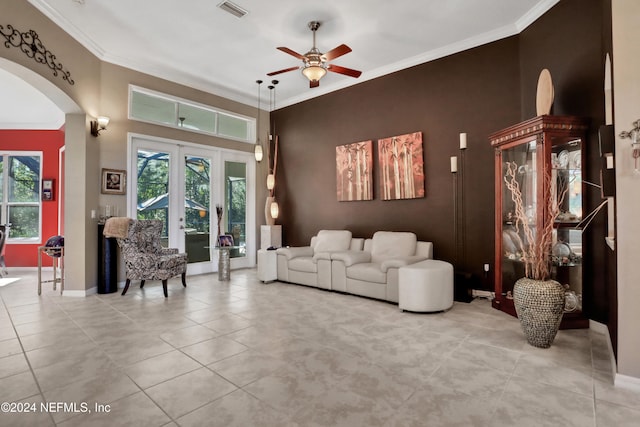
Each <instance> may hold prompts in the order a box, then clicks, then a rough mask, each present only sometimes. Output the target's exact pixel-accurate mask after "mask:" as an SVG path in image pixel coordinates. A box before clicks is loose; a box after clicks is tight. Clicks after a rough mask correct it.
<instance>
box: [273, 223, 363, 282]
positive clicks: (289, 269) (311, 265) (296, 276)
mask: <svg viewBox="0 0 640 427" xmlns="http://www.w3.org/2000/svg"><path fill="white" fill-rule="evenodd" d="M363 245H364V239H360V238H355V239H354V238H352V236H351V232H350V231H347V230H320V231H319V232H318V234H317V235H316V236H313V237H312V238H311V243H310V245H309V246H301V247H289V248H279V249H277V250H276V255H277V264H278V267H277V270H278V280H280V281H283V282H291V283H298V284H301V285H307V286H315V287H318V288H323V289H332V286H331V283H332V278H331V254H332V253H333V252H336V251H341V252H343V251H362V248H363Z"/></svg>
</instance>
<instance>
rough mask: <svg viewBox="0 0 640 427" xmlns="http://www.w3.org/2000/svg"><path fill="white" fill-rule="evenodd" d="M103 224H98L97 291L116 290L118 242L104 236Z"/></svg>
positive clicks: (109, 291)
mask: <svg viewBox="0 0 640 427" xmlns="http://www.w3.org/2000/svg"><path fill="white" fill-rule="evenodd" d="M103 231H104V224H98V293H99V294H110V293H113V292H117V291H118V242H116V239H115V238H113V237H108V238H107V237H104V235H103V234H102V232H103Z"/></svg>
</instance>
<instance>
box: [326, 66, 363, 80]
mask: <svg viewBox="0 0 640 427" xmlns="http://www.w3.org/2000/svg"><path fill="white" fill-rule="evenodd" d="M327 70H329V71H333V72H334V73H339V74H344V75H345V76H351V77H356V78H357V77H360V74H362V71H358V70H353V69H351V68H345V67H341V66H339V65H333V64H329V66H327Z"/></svg>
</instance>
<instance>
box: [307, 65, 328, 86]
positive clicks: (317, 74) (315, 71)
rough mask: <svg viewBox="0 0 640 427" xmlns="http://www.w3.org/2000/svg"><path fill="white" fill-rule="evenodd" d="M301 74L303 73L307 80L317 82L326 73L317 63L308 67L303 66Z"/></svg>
mask: <svg viewBox="0 0 640 427" xmlns="http://www.w3.org/2000/svg"><path fill="white" fill-rule="evenodd" d="M302 74H304V75H305V77H306V78H308V79H309V81H312V82H317V81H320V79H321V78H322V77H324V75H325V74H327V70H326V68H324V67H321V66H319V65H309V66H308V67H304V68H303V69H302Z"/></svg>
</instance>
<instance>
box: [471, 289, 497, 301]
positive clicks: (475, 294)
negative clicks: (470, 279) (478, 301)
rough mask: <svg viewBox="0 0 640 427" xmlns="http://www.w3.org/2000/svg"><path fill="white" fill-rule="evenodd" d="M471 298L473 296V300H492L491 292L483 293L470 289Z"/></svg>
mask: <svg viewBox="0 0 640 427" xmlns="http://www.w3.org/2000/svg"><path fill="white" fill-rule="evenodd" d="M471 296H473V297H474V298H488V299H493V292H491V291H483V290H480V289H472V290H471Z"/></svg>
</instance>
